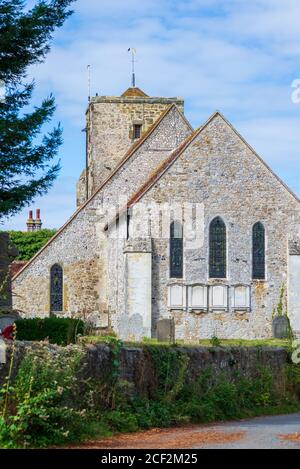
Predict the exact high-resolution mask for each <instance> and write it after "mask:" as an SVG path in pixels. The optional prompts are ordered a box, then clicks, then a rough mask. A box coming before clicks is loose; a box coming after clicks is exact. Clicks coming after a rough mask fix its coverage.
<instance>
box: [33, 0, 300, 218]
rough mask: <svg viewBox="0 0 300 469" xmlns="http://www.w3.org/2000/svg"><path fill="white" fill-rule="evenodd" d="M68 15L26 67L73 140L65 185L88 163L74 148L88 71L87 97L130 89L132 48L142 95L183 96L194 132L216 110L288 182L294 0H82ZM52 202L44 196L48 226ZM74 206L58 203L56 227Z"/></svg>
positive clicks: (293, 153)
mask: <svg viewBox="0 0 300 469" xmlns="http://www.w3.org/2000/svg"><path fill="white" fill-rule="evenodd" d="M74 9H75V14H74V16H73V17H72V18H71V19H69V20H68V21H67V23H66V24H65V26H64V27H63V28H62V29H61V30H60V31H58V32H57V33H56V34H55V43H54V45H53V48H52V51H51V53H50V55H49V56H48V58H47V61H46V63H45V64H44V65H42V66H41V65H39V66H37V67H33V68H32V69H31V74H32V75H33V76H35V78H36V82H37V92H38V93H37V95H36V97H37V98H39V96H45V95H47V94H48V93H49V92H51V91H53V92H54V94H55V96H56V100H57V104H58V112H57V116H58V117H59V118H60V119H61V120H62V123H63V126H64V127H67V128H68V135H73V136H74V137H73V138H74V147H73V149H72V150H71V145H70V144H68V143H67V144H66V145H65V147H64V148H63V150H65V155H64V157H63V165H64V167H63V172H62V176H61V178H65V177H67V176H68V171H69V170H68V168H69V167H70V165H72V171H73V173H74V171H75V170H76V171H77V172H78V175H79V173H80V170H81V165H82V162H83V161H84V155H82V154H81V153H79V150H78V149H77V147H78V144H77V143H76V142H79V141H80V142H81V144H80V152H82V138H83V137H82V134H80V131H81V129H82V128H83V127H84V124H85V115H84V113H85V108H86V104H87V69H86V67H87V65H88V64H91V65H92V90H93V94H95V93H96V92H98V93H99V94H108V95H110V94H111V95H118V94H121V93H122V92H123V91H124V90H125V89H126V87H127V86H129V83H130V56H129V54H128V52H127V49H128V47H131V46H134V47H136V48H137V50H138V55H137V60H138V62H137V80H138V85H139V86H141V88H143V89H144V90H145V91H146V92H147V93H148V94H150V95H156V96H157V95H163V96H175V95H178V96H182V97H184V98H185V100H186V111H187V117H188V118H190V120H191V121H192V123H193V125H194V126H198V125H199V124H201V123H202V122H203V121H204V120H205V119H206V118H207V116H208V115H209V114H210V113H211V112H213V111H214V110H215V109H220V110H221V111H222V112H224V114H225V115H226V116H227V117H229V118H230V119H231V120H232V121H234V123H236V124H237V125H238V126H240V128H241V130H242V131H243V133H244V135H245V136H246V137H247V138H248V140H249V142H250V143H251V144H253V145H254V146H255V147H256V148H257V149H258V150H259V152H260V153H261V155H262V156H263V157H265V158H266V159H267V161H268V163H269V164H270V165H271V166H275V169H277V170H279V172H281V173H282V174H281V175H283V176H284V178H285V180H286V181H287V182H288V183H289V181H294V179H293V175H294V174H295V172H296V171H297V167H298V158H299V156H300V155H299V150H298V147H299V138H298V135H297V132H296V129H297V128H299V118H300V106H295V105H293V104H292V102H291V92H292V90H291V88H290V86H291V83H292V81H293V80H294V79H296V78H300V69H299V66H298V63H299V59H298V56H299V52H300V36H299V24H300V2H299V0H285V1H284V2H283V1H282V0H252V1H251V2H249V0H231V1H230V2H229V1H228V0H177V1H171V0H144V1H143V2H141V1H140V0H127V1H126V2H124V1H123V0H78V1H77V2H75V3H74ZM295 57H297V60H296V59H295ZM281 129H282V130H281ZM72 152H73V153H72ZM71 153H72V154H71ZM281 158H284V161H285V163H284V164H281ZM79 161H80V163H79ZM287 162H288V163H287ZM73 173H72V175H73ZM292 184H294V182H292ZM71 192H72V197H73V196H74V199H75V194H74V192H75V191H74V187H72V189H70V194H71ZM299 193H300V187H299ZM51 197H53V194H52V195H51V193H50V194H49V195H48V196H46V197H44V198H43V201H45V210H46V206H48V207H49V220H50V219H51V220H52V215H51V210H52V208H51V207H52V203H53V199H51ZM62 197H63V194H62ZM74 199H73V200H71V195H68V197H67V198H66V199H63V200H64V202H63V204H64V206H65V207H66V208H65V211H64V212H63V213H62V214H61V216H59V222H60V223H62V222H63V221H64V217H65V214H66V212H68V210H69V209H70V208H71V205H72V204H71V202H72V203H73V202H74ZM72 207H73V206H72Z"/></svg>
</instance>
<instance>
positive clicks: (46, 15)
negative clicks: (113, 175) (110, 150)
mask: <svg viewBox="0 0 300 469" xmlns="http://www.w3.org/2000/svg"><path fill="white" fill-rule="evenodd" d="M73 1H74V0H37V1H36V2H35V5H34V6H33V7H32V8H31V9H30V10H28V9H26V6H27V4H26V2H24V1H23V0H0V82H1V83H2V85H3V86H4V88H5V98H4V99H3V97H2V98H1V100H0V218H1V217H4V216H7V215H12V214H14V213H16V212H18V211H19V210H21V209H22V208H23V207H24V206H25V205H27V204H28V203H29V202H30V201H32V200H33V199H34V198H35V197H36V196H37V195H41V194H44V193H45V192H46V191H47V190H48V189H49V187H50V186H51V185H52V183H53V181H54V180H55V178H56V177H57V174H58V170H59V164H58V163H53V158H54V157H55V156H56V155H57V151H58V148H59V146H60V144H61V142H62V132H61V128H60V127H59V126H58V127H56V128H54V129H53V130H52V131H51V132H49V133H47V134H45V135H41V130H42V129H41V128H42V126H43V124H45V123H47V122H49V121H50V120H51V117H52V116H53V113H54V111H55V102H54V98H53V96H50V97H48V98H47V99H45V100H44V101H43V102H42V104H41V105H40V107H35V108H34V109H33V110H31V111H28V112H24V108H25V109H26V106H28V105H29V104H30V101H31V96H32V92H33V88H34V84H33V83H25V81H24V80H25V78H26V72H27V69H28V67H29V66H30V65H32V64H36V63H39V62H42V61H43V60H44V58H45V56H46V54H47V52H49V44H50V42H51V39H52V35H53V32H54V30H55V29H56V28H57V27H60V26H62V24H63V23H64V21H65V19H66V18H67V17H68V16H69V15H70V14H71V11H70V9H69V7H70V4H71V3H72V2H73Z"/></svg>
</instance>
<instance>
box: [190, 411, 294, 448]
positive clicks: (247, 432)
mask: <svg viewBox="0 0 300 469" xmlns="http://www.w3.org/2000/svg"><path fill="white" fill-rule="evenodd" d="M208 428H209V429H210V430H213V431H222V432H224V433H225V434H226V433H239V432H243V433H244V434H243V437H242V438H240V439H239V440H237V441H233V442H224V443H213V444H208V445H201V446H200V445H193V448H203V449H300V439H299V442H293V441H287V440H283V439H281V438H280V435H290V434H295V433H299V435H300V413H298V414H291V415H280V416H272V417H258V418H255V419H251V420H244V421H241V422H230V423H224V424H218V425H209V426H208V427H207V428H206V430H207V429H208Z"/></svg>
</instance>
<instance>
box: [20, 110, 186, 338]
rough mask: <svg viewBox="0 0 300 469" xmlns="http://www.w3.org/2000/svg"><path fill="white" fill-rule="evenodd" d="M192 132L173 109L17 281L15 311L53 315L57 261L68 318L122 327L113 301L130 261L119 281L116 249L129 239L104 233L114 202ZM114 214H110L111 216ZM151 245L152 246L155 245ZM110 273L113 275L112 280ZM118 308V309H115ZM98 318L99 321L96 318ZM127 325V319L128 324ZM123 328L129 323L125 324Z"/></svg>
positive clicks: (119, 294) (120, 291)
mask: <svg viewBox="0 0 300 469" xmlns="http://www.w3.org/2000/svg"><path fill="white" fill-rule="evenodd" d="M190 133H191V128H190V126H189V125H188V124H187V122H186V121H185V119H184V118H183V116H182V115H181V113H180V112H179V111H178V110H177V109H176V108H175V107H173V108H172V109H170V111H169V112H168V113H167V114H166V115H165V117H164V118H163V120H161V122H160V123H159V125H158V126H157V127H156V129H155V130H154V131H153V133H152V134H151V136H149V138H148V139H147V140H146V141H145V142H144V143H143V144H142V145H141V146H140V147H139V148H137V150H136V151H135V152H134V153H133V154H132V156H131V158H130V159H129V160H128V161H126V163H125V164H124V165H123V166H122V168H120V170H119V171H118V172H117V174H116V175H115V176H114V178H113V179H111V180H110V181H108V183H107V184H106V185H105V186H104V187H103V188H102V190H101V191H100V192H98V193H97V194H96V195H95V197H94V198H92V199H91V200H90V202H89V203H88V204H87V205H86V206H85V207H84V208H82V209H81V210H80V211H78V212H77V213H76V214H75V216H73V217H72V219H71V220H70V222H69V224H68V225H67V226H66V227H65V228H64V229H63V230H62V231H61V232H60V233H58V235H57V236H55V237H54V240H53V241H52V242H51V243H50V245H49V246H47V247H46V248H45V249H43V250H42V252H41V253H40V254H39V256H38V257H36V258H35V259H34V260H33V262H31V263H29V265H28V266H27V267H26V269H25V270H23V272H21V273H20V274H19V276H17V278H16V279H15V281H14V291H15V293H16V295H15V297H14V307H15V308H16V309H18V310H20V311H22V312H23V313H24V316H25V315H26V317H31V316H33V317H34V316H39V317H45V316H49V314H50V301H49V300H50V294H49V291H50V269H51V266H52V265H53V264H55V263H58V264H60V265H61V266H62V267H63V270H64V311H63V313H62V315H64V316H74V317H78V316H80V317H82V318H83V319H84V320H87V321H89V320H91V321H92V322H93V323H95V324H96V325H99V324H103V323H105V322H107V313H108V305H109V304H110V311H109V315H110V318H109V321H108V322H109V325H113V326H114V327H117V329H116V330H117V331H118V330H120V328H119V327H118V326H117V323H118V321H120V318H116V317H115V316H114V315H113V314H112V308H113V306H112V305H111V303H112V301H111V300H110V298H113V302H114V300H115V298H118V301H120V302H122V304H123V305H124V294H125V290H124V289H125V285H124V273H121V270H122V269H123V267H124V268H125V257H124V255H123V254H122V255H123V258H122V259H121V261H120V265H119V266H118V268H119V269H120V273H121V275H123V279H122V280H120V281H119V282H118V281H117V277H116V273H115V268H116V266H115V264H114V262H116V261H117V258H116V257H115V255H116V254H117V252H118V250H117V251H116V250H115V247H114V245H115V244H116V243H117V244H119V248H120V249H121V250H122V253H123V248H124V246H125V243H126V240H124V239H120V240H111V245H110V247H109V249H108V247H107V242H108V241H107V237H106V235H104V233H103V227H104V224H105V223H104V221H103V220H105V216H106V212H105V210H106V209H105V208H104V209H103V207H106V206H107V205H109V204H112V205H114V204H116V203H118V201H119V198H120V197H123V198H125V200H127V199H128V198H129V197H131V196H132V195H133V194H134V193H135V192H136V191H137V190H138V188H139V187H140V185H141V184H143V183H144V182H145V181H146V180H147V178H148V177H149V176H150V175H151V173H152V172H153V170H154V169H155V168H156V167H157V165H158V164H159V163H161V162H162V161H163V160H164V158H165V157H166V156H167V155H168V154H169V152H170V149H174V148H175V147H176V146H177V145H178V143H180V142H182V141H183V140H184V139H185V138H186V137H187V136H188V135H189V134H190ZM110 216H111V215H110ZM150 244H151V243H150ZM108 272H111V274H112V275H111V276H108ZM114 308H115V307H114ZM96 316H98V320H96V321H95V317H96ZM125 321H127V320H125ZM123 324H124V322H123Z"/></svg>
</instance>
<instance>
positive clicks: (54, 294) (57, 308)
mask: <svg viewBox="0 0 300 469" xmlns="http://www.w3.org/2000/svg"><path fill="white" fill-rule="evenodd" d="M50 278H51V280H50V285H51V286H50V297H51V312H61V311H63V269H62V267H61V266H60V265H59V264H54V265H53V266H52V267H51V272H50Z"/></svg>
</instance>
